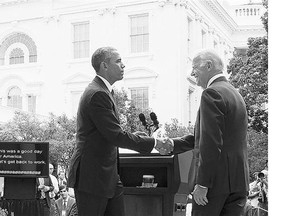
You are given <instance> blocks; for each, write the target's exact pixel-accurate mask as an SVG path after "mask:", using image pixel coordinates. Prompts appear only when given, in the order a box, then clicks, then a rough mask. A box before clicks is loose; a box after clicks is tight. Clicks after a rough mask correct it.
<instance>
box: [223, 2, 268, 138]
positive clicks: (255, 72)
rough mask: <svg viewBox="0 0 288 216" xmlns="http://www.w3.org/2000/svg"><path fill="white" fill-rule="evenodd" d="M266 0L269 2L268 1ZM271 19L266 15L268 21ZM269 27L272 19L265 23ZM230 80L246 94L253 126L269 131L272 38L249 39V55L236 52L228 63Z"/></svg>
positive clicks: (250, 122)
mask: <svg viewBox="0 0 288 216" xmlns="http://www.w3.org/2000/svg"><path fill="white" fill-rule="evenodd" d="M265 2H266V1H265ZM266 16H267V18H263V19H265V20H268V15H267V14H266ZM265 25H267V29H268V22H267V23H266V22H265ZM227 72H228V74H230V82H231V83H232V85H234V86H235V87H236V88H237V89H239V92H240V94H241V95H242V96H243V98H244V100H245V103H246V107H247V112H248V117H249V119H248V121H249V127H251V128H253V129H254V130H256V131H258V132H264V133H266V134H267V133H268V108H267V104H268V38H267V35H266V36H264V37H257V38H249V39H248V50H247V52H246V55H245V56H243V55H242V54H240V53H238V52H235V54H234V56H233V58H232V59H231V61H230V62H229V65H228V66H227Z"/></svg>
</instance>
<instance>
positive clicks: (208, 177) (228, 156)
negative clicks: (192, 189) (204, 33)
mask: <svg viewBox="0 0 288 216" xmlns="http://www.w3.org/2000/svg"><path fill="white" fill-rule="evenodd" d="M247 119H248V117H247V112H246V106H245V103H244V100H243V98H242V96H241V95H240V94H239V92H238V91H237V90H236V89H235V88H234V87H233V86H232V85H231V84H230V83H228V82H227V80H226V79H225V78H224V77H220V78H218V79H216V80H215V81H214V82H213V83H212V84H211V85H210V86H209V87H208V88H207V89H205V90H204V91H203V93H202V96H201V103H200V108H199V111H198V116H197V120H196V123H195V137H193V136H191V135H189V136H185V137H182V138H181V139H174V144H175V146H174V153H181V152H183V151H186V150H188V149H189V148H190V149H191V148H195V152H194V157H196V160H194V162H196V163H197V164H196V165H195V164H193V165H194V167H195V168H196V172H195V179H192V180H193V182H192V185H195V184H200V185H203V186H206V187H208V188H209V190H208V193H209V194H210V195H212V194H222V193H233V192H240V191H241V192H243V191H244V192H245V191H248V190H249V171H248V159H247V125H248V123H247ZM197 157H198V158H197Z"/></svg>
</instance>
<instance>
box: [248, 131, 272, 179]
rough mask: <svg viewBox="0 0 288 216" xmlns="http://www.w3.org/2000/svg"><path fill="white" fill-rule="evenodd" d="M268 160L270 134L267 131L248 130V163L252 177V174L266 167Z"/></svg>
mask: <svg viewBox="0 0 288 216" xmlns="http://www.w3.org/2000/svg"><path fill="white" fill-rule="evenodd" d="M267 160H268V136H267V134H265V133H261V132H257V131H255V130H253V129H249V130H248V163H249V169H250V178H251V180H252V179H253V176H252V174H253V173H255V172H260V171H262V170H263V169H264V167H265V164H266V161H267Z"/></svg>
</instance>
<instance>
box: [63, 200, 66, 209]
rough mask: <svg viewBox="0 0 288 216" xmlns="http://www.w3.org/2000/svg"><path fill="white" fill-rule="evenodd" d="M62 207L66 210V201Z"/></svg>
mask: <svg viewBox="0 0 288 216" xmlns="http://www.w3.org/2000/svg"><path fill="white" fill-rule="evenodd" d="M63 207H64V210H66V208H67V200H64V205H63Z"/></svg>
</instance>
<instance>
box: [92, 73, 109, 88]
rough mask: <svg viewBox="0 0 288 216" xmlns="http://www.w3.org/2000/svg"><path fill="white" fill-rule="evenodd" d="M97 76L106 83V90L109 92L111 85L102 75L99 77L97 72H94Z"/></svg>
mask: <svg viewBox="0 0 288 216" xmlns="http://www.w3.org/2000/svg"><path fill="white" fill-rule="evenodd" d="M96 76H97V77H99V78H100V79H101V80H102V81H103V82H104V84H105V85H106V87H107V88H108V90H109V91H110V92H112V86H111V85H110V83H109V82H108V81H107V80H106V79H105V78H104V77H101V76H99V75H98V74H96Z"/></svg>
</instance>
